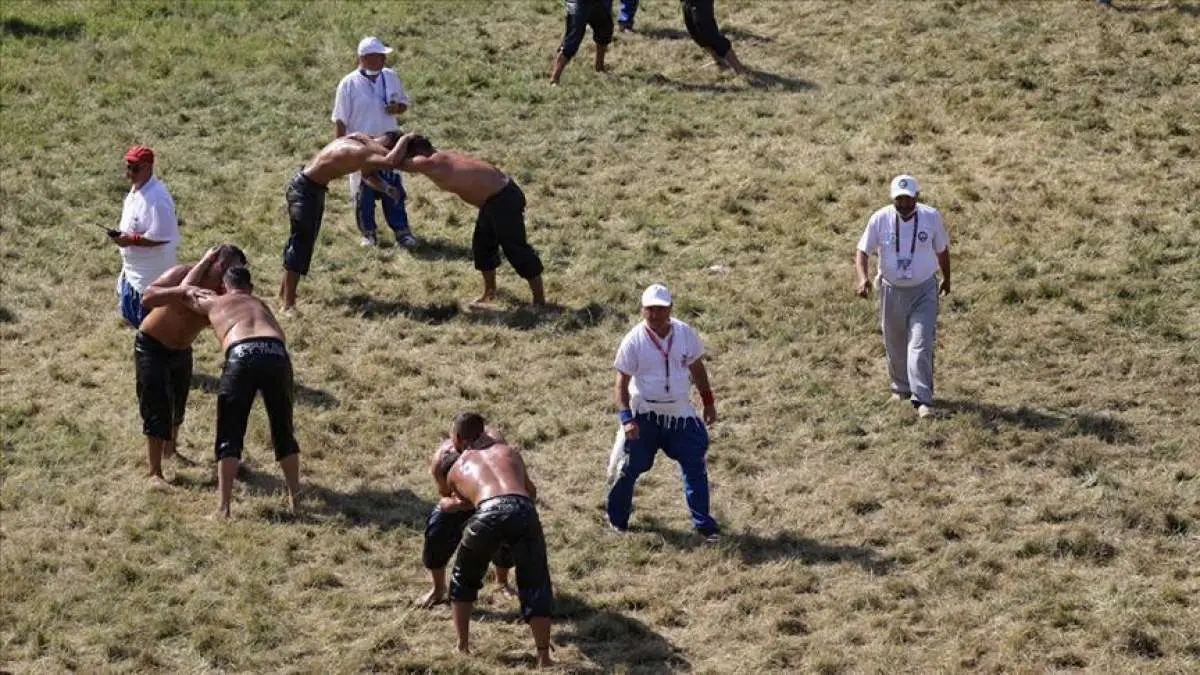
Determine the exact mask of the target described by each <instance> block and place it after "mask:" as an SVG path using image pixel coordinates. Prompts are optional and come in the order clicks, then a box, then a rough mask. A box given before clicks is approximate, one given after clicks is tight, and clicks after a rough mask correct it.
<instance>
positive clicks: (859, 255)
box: [854, 249, 871, 298]
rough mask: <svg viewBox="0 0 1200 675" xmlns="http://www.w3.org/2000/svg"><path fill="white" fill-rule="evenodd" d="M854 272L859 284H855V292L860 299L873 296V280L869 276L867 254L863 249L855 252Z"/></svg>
mask: <svg viewBox="0 0 1200 675" xmlns="http://www.w3.org/2000/svg"><path fill="white" fill-rule="evenodd" d="M854 271H855V276H856V277H857V282H856V283H855V284H854V292H855V293H856V294H857V295H858V297H860V298H865V297H868V296H870V295H871V278H870V277H869V276H868V275H867V273H868V265H867V254H866V253H864V252H863V251H862V250H861V249H855V251H854Z"/></svg>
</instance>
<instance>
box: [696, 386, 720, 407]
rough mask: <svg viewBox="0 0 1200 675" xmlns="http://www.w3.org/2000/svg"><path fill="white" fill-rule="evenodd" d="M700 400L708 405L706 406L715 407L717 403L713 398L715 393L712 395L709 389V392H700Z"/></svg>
mask: <svg viewBox="0 0 1200 675" xmlns="http://www.w3.org/2000/svg"><path fill="white" fill-rule="evenodd" d="M700 400H701V401H703V402H704V405H706V406H709V405H714V404H715V403H716V399H715V398H713V393H712V390H711V389H709V390H708V391H702V392H700Z"/></svg>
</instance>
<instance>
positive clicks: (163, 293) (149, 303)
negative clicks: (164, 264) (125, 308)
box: [142, 265, 191, 309]
mask: <svg viewBox="0 0 1200 675" xmlns="http://www.w3.org/2000/svg"><path fill="white" fill-rule="evenodd" d="M190 269H191V267H190V266H189V265H176V266H174V267H172V268H171V269H169V270H167V271H166V272H163V273H162V275H161V276H159V277H158V278H157V279H155V280H154V281H152V282H150V285H149V286H147V287H146V292H145V293H143V294H142V307H144V308H146V309H154V308H155V307H162V306H163V305H168V304H170V303H171V302H178V301H180V300H182V299H183V297H184V296H185V295H186V294H187V289H185V288H183V287H182V286H181V284H182V283H183V279H184V277H186V276H187V273H188V270H190Z"/></svg>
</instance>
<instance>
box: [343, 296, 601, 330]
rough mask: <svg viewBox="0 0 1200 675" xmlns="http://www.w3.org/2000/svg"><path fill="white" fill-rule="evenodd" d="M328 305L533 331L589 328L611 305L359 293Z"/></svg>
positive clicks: (374, 314)
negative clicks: (467, 303)
mask: <svg viewBox="0 0 1200 675" xmlns="http://www.w3.org/2000/svg"><path fill="white" fill-rule="evenodd" d="M501 299H509V297H508V296H507V295H506V294H505V293H504V292H503V291H501ZM330 304H332V305H334V306H340V307H344V308H346V309H347V311H346V315H347V316H359V317H362V318H364V319H379V318H387V317H392V316H404V317H407V318H409V319H411V320H413V321H417V322H419V323H424V324H428V325H430V326H439V325H441V324H444V323H449V322H450V321H451V320H454V319H459V320H462V321H466V322H469V323H474V324H479V325H488V326H503V327H507V328H512V329H515V330H533V329H535V328H538V327H539V326H543V325H551V326H553V327H554V328H557V329H559V330H562V331H566V332H573V331H577V330H583V329H585V328H591V327H593V326H596V325H599V324H600V323H601V322H602V321H604V319H605V318H606V317H608V316H611V315H612V308H610V307H608V306H606V305H601V304H599V303H595V302H594V303H591V304H589V305H585V306H583V307H580V308H579V309H571V308H569V307H564V306H562V305H556V304H553V303H551V304H549V305H548V306H547V307H545V308H543V309H540V310H538V309H534V308H532V307H529V306H520V307H517V308H515V309H506V308H499V307H487V306H474V307H468V308H466V309H463V308H462V307H460V306H459V305H458V303H456V302H442V303H431V304H428V305H424V306H421V305H414V304H412V303H409V302H405V301H403V300H380V299H376V298H374V297H371V296H369V295H366V294H362V293H360V294H357V295H351V296H339V297H337V298H334V299H333V301H332V302H331V303H330Z"/></svg>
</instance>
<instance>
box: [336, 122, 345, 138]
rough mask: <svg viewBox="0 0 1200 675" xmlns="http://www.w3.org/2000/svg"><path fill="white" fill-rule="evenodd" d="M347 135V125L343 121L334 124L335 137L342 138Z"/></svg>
mask: <svg viewBox="0 0 1200 675" xmlns="http://www.w3.org/2000/svg"><path fill="white" fill-rule="evenodd" d="M345 135H346V123H345V122H343V121H341V120H337V121H335V122H334V123H333V137H334V138H341V137H342V136H345Z"/></svg>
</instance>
